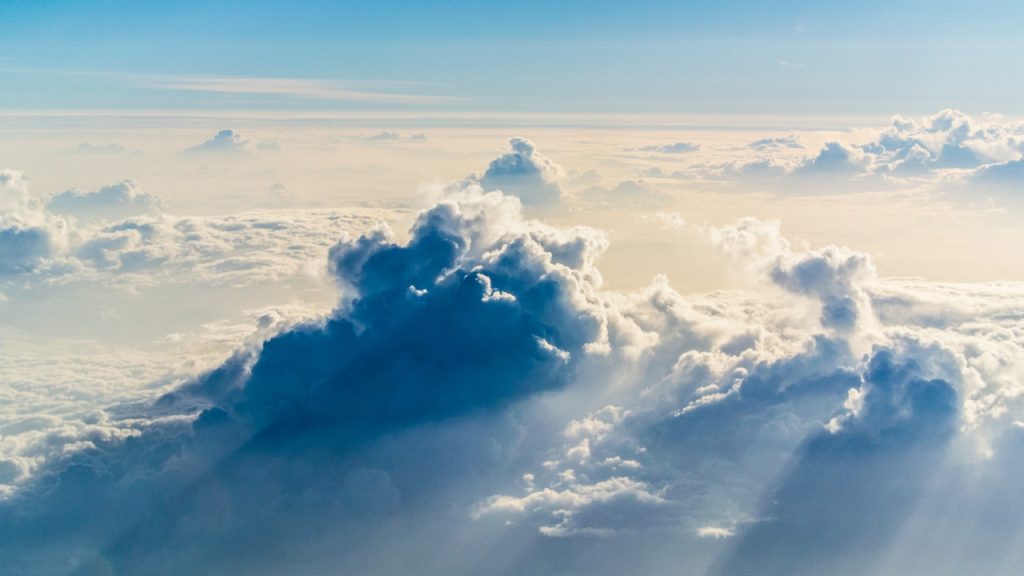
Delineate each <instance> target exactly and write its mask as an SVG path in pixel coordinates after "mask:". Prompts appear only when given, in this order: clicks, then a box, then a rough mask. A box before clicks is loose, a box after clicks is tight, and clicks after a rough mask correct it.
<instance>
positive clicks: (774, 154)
mask: <svg viewBox="0 0 1024 576" xmlns="http://www.w3.org/2000/svg"><path fill="white" fill-rule="evenodd" d="M859 132H860V135H858V134H857V133H856V131H855V133H854V134H853V135H852V136H848V138H849V139H850V142H839V141H829V142H827V143H826V144H825V145H824V146H823V147H821V148H820V149H819V150H818V151H817V152H816V153H815V154H814V155H812V156H807V157H804V158H803V159H801V160H798V161H794V160H793V158H792V154H791V152H793V151H795V150H800V149H802V146H801V145H800V143H799V141H798V140H797V138H796V137H795V136H794V135H789V136H778V137H767V138H762V139H759V140H756V141H754V142H752V143H750V144H749V145H748V148H749V149H750V150H753V151H755V152H757V153H758V157H756V158H738V159H734V160H731V161H729V162H726V163H721V164H718V165H714V166H709V167H708V168H707V172H708V173H709V175H710V176H725V177H727V178H731V179H743V180H745V181H748V182H749V181H754V182H757V183H758V184H764V183H766V182H767V183H768V184H771V185H779V184H783V183H784V179H785V178H786V177H788V176H796V177H802V178H811V177H813V178H815V179H819V180H821V179H824V180H827V181H829V182H830V183H833V184H846V183H849V182H850V181H851V180H856V181H857V182H859V183H862V184H863V183H864V182H865V181H868V180H869V179H873V180H871V181H872V182H874V183H875V184H877V185H884V186H886V187H889V188H891V187H895V186H900V185H901V184H905V183H912V182H928V183H943V182H946V181H950V182H957V181H962V180H966V181H967V182H968V183H969V184H983V183H984V184H994V183H998V182H1007V181H1009V182H1015V181H1016V179H1015V175H1016V172H1015V163H1016V162H1017V161H1018V160H1020V158H1021V156H1022V154H1024V124H1021V123H1018V122H1009V121H1005V120H1002V119H1001V118H995V117H982V118H977V117H971V116H969V115H967V114H964V113H963V112H960V111H958V110H951V109H947V110H943V111H940V112H938V113H936V114H933V115H931V116H924V117H921V118H905V117H902V116H894V117H893V118H892V121H891V123H890V125H889V126H888V127H885V128H881V129H878V130H877V131H874V132H873V133H871V132H868V131H859ZM865 132H867V137H866V138H864V137H863V134H864V133H865Z"/></svg>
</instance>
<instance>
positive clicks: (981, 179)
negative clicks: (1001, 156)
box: [971, 159, 1024, 186]
mask: <svg viewBox="0 0 1024 576" xmlns="http://www.w3.org/2000/svg"><path fill="white" fill-rule="evenodd" d="M971 181H972V182H976V183H980V184H996V185H1010V186H1019V185H1020V184H1022V183H1024V159H1022V160H1011V161H1009V162H1001V163H998V164H987V165H985V166H982V167H981V168H979V169H978V171H977V172H975V173H974V175H973V176H972V178H971Z"/></svg>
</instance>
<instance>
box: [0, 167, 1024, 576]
mask: <svg viewBox="0 0 1024 576" xmlns="http://www.w3.org/2000/svg"><path fill="white" fill-rule="evenodd" d="M514 149H515V148H514ZM528 152H529V153H528V154H526V153H524V152H522V151H520V152H513V153H510V154H509V155H514V154H517V153H518V154H520V155H521V156H527V157H528V158H523V157H520V158H519V159H515V158H513V159H509V160H507V162H504V163H502V162H499V161H496V162H498V163H499V166H500V167H503V168H509V167H511V168H509V169H510V170H511V173H512V174H521V173H522V172H523V171H522V170H521V169H519V168H521V167H520V166H519V164H518V163H520V162H526V161H527V160H529V162H530V163H531V165H532V164H537V163H540V164H543V162H541V161H539V160H538V158H537V154H536V152H535V151H534V150H533V149H532V147H530V148H529V149H528ZM503 158H505V157H503ZM499 160H502V159H499ZM517 167H519V168H517ZM539 171H541V169H540V168H536V167H535V170H534V171H529V170H527V171H526V173H527V174H534V175H536V174H537V173H538V172H539ZM498 172H499V173H500V172H501V170H498ZM19 186H21V184H19ZM15 189H16V191H17V194H13V195H11V196H10V198H14V200H13V201H10V205H12V206H15V207H16V208H17V210H19V211H21V212H31V210H27V209H26V206H29V205H30V204H31V201H30V197H28V196H27V190H25V189H24V187H23V186H21V187H15V188H14V189H12V190H15ZM5 198H7V199H8V200H9V198H8V197H7V196H5ZM32 210H36V211H37V212H38V206H36V208H32ZM11 211H13V210H11ZM37 216H38V214H37ZM339 217H340V216H339V215H337V214H335V215H334V216H333V218H335V219H337V218H339ZM677 220H680V221H681V218H677ZM285 222H290V223H291V224H290V225H288V226H291V227H295V228H298V229H299V231H296V230H293V229H292V228H290V227H288V226H286V224H285ZM316 222H319V221H316ZM359 222H360V224H361V225H362V228H361V229H360V230H359V231H358V233H353V234H351V235H344V236H343V237H342V239H341V240H340V241H337V242H335V241H334V240H333V239H332V240H330V242H331V243H333V246H332V247H331V248H330V250H329V252H328V262H327V268H328V270H329V271H330V274H331V275H332V277H333V278H334V279H335V281H336V282H337V283H338V286H339V288H340V290H341V297H340V300H339V302H338V304H337V306H336V308H335V309H334V310H332V311H330V312H329V313H325V314H323V315H320V316H318V317H316V318H314V319H306V320H302V321H298V320H285V319H281V318H279V317H275V318H271V319H269V320H266V321H265V320H263V319H261V320H260V322H259V324H258V326H257V327H256V334H254V335H253V336H252V337H250V338H248V339H246V340H244V341H243V342H242V343H241V344H240V345H239V346H238V347H237V348H236V350H235V351H234V352H233V353H232V354H231V356H230V357H229V358H227V359H226V360H224V361H223V362H221V363H219V365H218V366H217V367H216V368H215V369H213V370H211V371H209V372H206V373H205V374H203V375H201V376H199V377H196V378H192V379H189V380H188V381H187V382H184V383H181V384H180V385H168V386H163V387H160V388H159V390H160V392H162V394H161V395H160V396H159V397H158V398H154V397H152V396H150V397H149V398H146V397H145V396H144V395H142V394H139V395H137V396H133V397H131V398H126V399H125V400H124V401H123V402H121V403H118V404H115V405H113V406H109V405H108V407H106V408H97V409H95V410H94V411H93V412H92V413H91V414H90V415H87V416H82V417H79V418H77V419H76V420H75V421H74V423H73V424H74V425H71V423H65V422H61V421H55V420H54V419H53V417H52V415H51V416H50V417H49V418H47V414H45V413H43V414H40V413H39V412H45V410H44V409H43V408H39V409H38V412H34V413H33V414H31V415H29V414H21V415H19V417H18V421H17V422H7V421H4V422H3V423H0V426H3V428H2V429H0V431H2V434H3V436H0V484H2V485H3V486H4V487H5V489H4V492H3V493H4V494H6V498H4V499H3V500H2V502H0V557H2V558H3V559H4V565H5V569H7V570H8V572H10V573H12V574H14V575H16V576H17V575H20V574H38V573H54V574H63V573H75V572H76V571H77V572H78V573H103V572H104V571H106V572H108V573H109V572H118V573H126V574H180V573H182V572H187V573H189V574H198V575H204V574H219V573H224V572H225V571H232V570H235V571H237V570H241V571H247V572H254V573H276V572H286V571H289V570H294V569H295V566H302V568H303V570H305V571H308V572H309V573H312V574H320V573H324V574H327V573H372V572H373V571H374V570H381V569H384V570H386V571H394V572H403V573H408V572H410V571H415V572H416V573H421V574H476V573H498V574H509V575H511V574H522V573H557V572H559V571H565V570H566V569H567V567H571V569H570V571H581V572H586V573H588V574H590V573H592V574H599V575H600V574H620V573H625V572H629V571H630V570H632V571H633V572H634V573H645V574H669V573H671V574H676V573H680V572H682V573H692V574H699V573H705V572H708V571H710V573H712V574H715V573H723V574H724V573H729V574H735V573H747V572H749V571H751V570H752V568H751V566H752V562H754V561H755V560H756V559H757V558H763V559H764V561H765V563H764V565H763V566H768V567H769V568H771V569H774V571H776V572H778V573H792V574H800V573H812V572H811V571H812V570H816V569H819V568H820V567H821V566H822V563H823V562H824V561H825V560H826V559H835V560H836V563H835V569H836V570H837V573H839V574H845V573H851V574H852V573H863V568H864V567H865V566H866V567H869V568H870V569H871V570H874V571H876V572H880V573H881V572H885V570H884V566H883V563H884V562H885V561H886V559H887V558H889V557H890V556H891V552H892V548H891V547H890V544H892V543H894V542H900V543H905V544H907V548H906V549H907V550H920V549H921V547H929V546H937V547H940V548H941V547H943V546H947V545H948V533H945V532H936V531H933V530H932V529H931V527H932V526H935V525H937V524H936V522H935V521H936V520H937V519H939V518H941V516H940V515H939V512H938V511H939V510H941V509H942V507H943V506H947V507H949V506H952V509H953V510H955V511H956V515H955V518H954V519H955V521H956V524H958V525H969V526H971V527H972V529H976V530H978V531H979V532H980V533H981V535H980V536H978V538H980V539H983V540H985V541H987V542H990V543H991V545H992V546H993V548H991V549H986V552H985V553H984V554H978V553H974V554H966V555H959V556H953V557H951V558H950V559H949V560H948V561H947V565H945V566H941V567H940V568H942V569H943V570H945V571H946V574H950V575H951V574H955V573H957V569H958V568H959V569H961V570H960V573H963V571H964V570H963V568H964V567H968V568H970V567H972V566H979V565H985V564H984V563H985V562H986V561H987V560H985V559H984V558H982V556H984V557H985V558H988V557H990V556H992V555H994V554H990V553H989V552H990V550H994V551H995V552H996V553H998V552H1002V551H1004V550H1009V551H1011V553H1012V551H1013V550H1015V548H1014V547H1013V544H1014V541H1013V539H1012V538H1009V537H1006V536H1001V535H1000V534H999V528H997V526H998V527H1001V528H1005V527H1006V526H1010V527H1011V528H1012V527H1013V524H1012V523H1011V522H1010V521H1009V520H1006V519H1004V520H1003V521H1002V522H1003V523H1002V524H996V523H993V522H991V521H993V520H994V519H995V518H996V516H995V513H994V512H993V510H994V507H993V506H986V505H984V503H985V502H988V500H986V499H985V497H986V495H987V494H995V495H998V496H999V505H1000V506H1009V508H1008V509H1009V510H1011V511H1012V512H1016V511H1017V510H1019V509H1020V505H1019V504H1016V505H1015V506H1016V507H1013V506H1014V505H1013V502H1014V501H1015V500H1014V498H1015V494H1019V490H1016V489H1018V488H1019V483H1015V482H1016V480H1014V479H1015V478H1019V474H1018V475H1015V474H1014V472H1016V471H1018V469H1019V464H1018V462H1019V454H1020V449H1021V447H1022V446H1024V442H1018V441H1017V436H1015V434H1019V430H1020V428H1019V426H1018V425H1017V424H1016V422H1018V421H1019V420H1020V418H1019V417H1018V416H1019V414H1020V412H1021V409H1022V408H1024V387H1022V386H1021V384H1020V378H1019V374H1020V370H1021V369H1022V360H1021V359H1022V358H1024V334H1021V332H1020V330H1019V326H1018V324H1019V321H1020V318H1022V317H1024V296H1022V294H1024V292H1022V289H1021V288H1020V287H1019V286H1011V285H989V286H967V285H940V284H934V283H926V282H923V281H908V280H891V279H890V280H887V279H884V278H879V277H878V274H877V273H876V272H875V269H874V266H873V265H872V263H871V260H870V258H869V257H868V256H867V255H865V254H862V253H859V252H856V251H853V250H849V249H846V248H842V247H835V246H826V247H822V248H813V249H812V248H807V247H803V246H801V245H799V244H796V243H793V242H790V241H789V240H788V239H786V238H784V237H783V236H782V235H781V234H780V231H779V224H778V223H773V222H764V221H760V220H755V219H746V220H741V221H739V222H736V223H734V224H731V225H728V226H722V227H715V228H712V227H702V228H698V229H697V230H696V231H697V232H699V233H700V234H702V235H703V236H704V237H705V238H707V240H708V241H709V249H711V248H714V249H716V250H717V251H718V252H719V253H721V255H722V257H723V258H731V259H732V262H733V263H734V265H735V267H736V268H738V269H741V270H743V271H745V272H747V273H748V275H749V276H750V280H749V281H750V286H749V287H748V289H746V290H742V291H732V292H718V293H713V294H705V295H686V296H684V295H682V294H680V293H679V292H678V291H676V290H675V289H673V287H672V286H671V285H670V284H669V282H668V281H667V280H666V279H665V278H664V277H659V278H656V279H655V280H654V281H653V282H652V283H651V284H650V285H649V286H647V287H644V288H641V289H638V290H633V291H626V292H622V291H614V290H609V289H606V288H605V287H604V286H603V284H602V281H601V274H600V271H599V269H598V263H599V258H600V256H601V254H602V252H603V251H604V250H605V249H606V248H607V247H608V240H607V238H606V237H605V236H604V235H603V234H601V233H600V232H597V231H594V230H591V229H587V228H582V227H576V228H556V227H552V226H548V225H546V224H543V223H540V222H537V221H532V220H528V219H526V218H524V216H523V214H522V206H521V202H520V201H519V200H518V199H517V198H515V197H513V196H507V195H503V194H500V193H497V192H486V191H484V190H483V189H482V188H480V187H478V186H475V185H474V184H472V183H463V185H462V186H458V187H453V189H450V190H448V191H447V193H446V195H445V196H444V197H443V198H442V199H441V200H440V201H439V202H438V203H437V204H436V205H434V206H432V207H431V208H429V209H427V210H424V211H423V212H422V213H420V214H419V215H418V216H417V218H416V220H415V222H414V223H413V225H412V226H411V228H410V230H409V233H408V234H407V235H404V236H401V238H404V239H403V240H399V239H398V238H399V236H398V235H396V234H394V233H393V232H391V230H390V229H389V228H388V227H386V226H378V227H371V226H370V225H369V222H366V221H363V220H360V221H359ZM677 225H678V226H683V227H686V226H687V225H686V224H685V222H683V223H682V224H677ZM285 229H287V230H288V231H289V232H288V233H287V234H285V233H282V230H285ZM90 230H97V232H96V233H95V234H94V235H91V236H89V238H91V239H92V240H95V243H93V244H88V249H86V244H83V245H81V247H79V248H75V247H72V248H71V249H70V250H71V252H72V253H77V254H78V256H76V257H77V258H80V259H81V261H83V262H89V263H90V267H91V268H93V269H106V268H105V267H110V268H112V269H117V270H122V271H127V272H128V273H131V271H132V270H139V269H142V267H140V266H139V262H145V263H149V264H147V265H148V266H151V267H153V268H159V269H164V268H168V267H170V268H174V267H175V266H182V269H183V270H185V271H187V272H188V274H184V275H185V276H193V275H197V276H203V275H204V274H207V273H208V274H211V275H212V276H213V277H217V276H216V274H218V272H217V271H215V270H210V269H209V268H208V267H207V266H205V265H204V262H210V263H216V266H215V267H216V268H218V269H219V268H222V267H223V268H226V269H230V270H235V271H237V269H236V265H238V267H240V268H245V266H244V265H242V264H244V263H238V262H235V261H234V260H232V258H233V257H232V256H230V255H231V254H235V253H236V250H237V247H238V246H239V245H244V246H248V247H249V249H250V250H251V252H252V254H248V256H251V257H253V258H258V257H261V256H264V255H265V254H263V253H264V252H268V251H270V250H271V249H277V250H281V251H282V254H283V253H285V252H287V251H288V249H293V248H294V246H295V245H296V244H298V243H299V241H298V240H295V238H303V240H302V242H307V243H308V244H315V245H317V246H323V245H322V244H319V243H321V242H324V241H325V240H324V239H325V238H328V237H332V236H334V235H337V234H338V233H339V232H340V231H339V230H338V229H337V228H332V227H330V226H326V225H324V226H321V225H320V224H317V223H315V222H314V221H306V220H303V219H299V218H286V216H284V215H276V216H275V215H268V214H264V215H262V216H260V217H257V216H255V215H248V216H245V217H242V216H236V217H227V218H217V219H212V218H211V219H196V218H191V219H189V218H173V217H169V216H167V215H163V216H160V217H139V218H131V219H128V220H125V221H122V222H118V223H111V224H108V225H104V226H98V227H94V228H90ZM306 234H308V238H307V237H306ZM281 236H283V238H282V237H281ZM76 246H77V245H76ZM173 247H177V248H173ZM268 247H270V248H268ZM273 247H277V248H273ZM172 248H173V249H172ZM165 249H166V250H167V251H166V252H164V250H165ZM140 252H141V253H142V254H141V255H139V256H137V257H135V256H133V255H134V254H137V253H140ZM316 253H317V252H316V250H314V249H313V248H309V252H308V254H307V256H309V255H312V256H315V255H316ZM211 255H213V256H211ZM271 255H272V256H273V254H271ZM272 260H276V257H275V258H272ZM155 262H161V263H160V264H154V263H155ZM175 263H176V264H175ZM256 269H257V270H260V273H265V270H266V269H263V268H260V267H258V266H257V267H256ZM193 270H195V271H198V272H199V273H197V274H192V271H193ZM233 273H234V272H232V274H233ZM5 341H6V340H5ZM2 368H3V366H2V364H0V369H2ZM2 377H3V373H2V372H0V379H2ZM41 377H42V376H41ZM102 380H103V379H102V378H97V381H102ZM29 388H30V387H29ZM164 392H165V393H164ZM40 402H41V401H40ZM5 405H7V404H6V403H5ZM12 405H13V404H12ZM36 406H44V404H42V403H40V404H37V405H36ZM2 414H3V412H2V410H0V415H2ZM28 433H31V434H32V436H31V439H30V438H29V437H27V436H25V434H28ZM977 446H983V447H984V449H985V454H986V456H984V457H981V456H978V454H979V451H978V450H976V447H977ZM1015 466H1016V468H1015ZM964 470H971V473H970V474H968V475H973V474H974V473H975V472H977V473H978V474H979V475H980V476H979V477H982V478H984V481H981V482H979V483H978V484H977V486H979V488H977V489H974V488H967V487H963V486H961V487H959V488H958V487H956V486H955V484H963V485H967V484H969V483H966V482H954V481H953V480H949V481H948V483H947V482H946V481H945V480H943V479H944V478H947V477H951V478H954V479H956V480H957V481H959V480H962V479H963V478H964V477H965V476H964V474H965V473H964V472H963V471H964ZM936 483H937V484H936ZM947 484H948V485H947ZM972 486H973V485H972ZM1017 500H1019V499H1017ZM996 507H999V506H996ZM917 514H924V515H923V516H916V515H917ZM982 520H984V521H985V522H981V521H982ZM915 526H924V527H925V528H923V529H922V528H914V527H915ZM990 527H991V528H990ZM909 529H914V530H916V531H914V532H907V530H909ZM901 538H910V540H900V539H901ZM254 550H258V551H259V553H257V554H254V552H253V551H254ZM481 550H485V551H488V553H487V554H480V553H479V551H481ZM794 550H799V551H800V553H799V554H794V553H793V551H794ZM1010 558H1011V559H1012V558H1013V557H1012V556H1011V557H1010ZM854 560H856V564H855V563H854ZM989 565H991V564H989ZM758 566H761V567H763V566H762V565H758ZM382 567H384V568H382ZM830 567H831V566H830ZM1014 567H1015V566H1014ZM758 569H760V568H758ZM940 573H941V572H940ZM984 573H996V574H998V572H991V571H989V572H984ZM1004 573H1006V572H1005V571H1004ZM1006 574H1008V573H1006Z"/></svg>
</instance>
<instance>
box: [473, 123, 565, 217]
mask: <svg viewBox="0 0 1024 576" xmlns="http://www.w3.org/2000/svg"><path fill="white" fill-rule="evenodd" d="M508 142H509V146H511V148H512V151H511V152H508V153H506V154H503V155H501V156H499V157H498V158H496V159H494V160H493V161H491V164H490V166H488V167H487V171H486V172H484V174H483V176H482V177H480V185H481V186H482V187H483V188H484V190H501V191H502V192H506V193H509V194H512V195H514V196H516V197H518V198H519V199H520V200H521V201H522V202H523V203H524V204H526V205H528V206H529V205H545V204H554V203H557V202H558V201H559V200H560V199H561V196H562V190H561V187H560V186H559V185H558V179H559V177H560V176H561V173H562V170H561V168H560V167H559V166H558V165H557V164H555V163H554V162H552V161H551V160H550V159H549V158H548V157H547V156H544V155H543V154H541V153H540V152H538V151H537V147H536V146H535V145H534V144H533V142H531V141H529V140H527V139H525V138H511V139H510V140H509V141H508Z"/></svg>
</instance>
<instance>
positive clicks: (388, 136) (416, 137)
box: [366, 130, 427, 142]
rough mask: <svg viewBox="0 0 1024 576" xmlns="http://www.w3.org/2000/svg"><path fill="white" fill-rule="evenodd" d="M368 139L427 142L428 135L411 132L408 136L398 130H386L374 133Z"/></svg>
mask: <svg viewBox="0 0 1024 576" xmlns="http://www.w3.org/2000/svg"><path fill="white" fill-rule="evenodd" d="M366 139H367V140H368V141H370V142H400V141H405V142H426V141H427V135H426V134H422V133H416V134H410V135H408V136H403V135H402V134H400V133H398V132H391V131H387V130H385V131H384V132H378V133H376V134H373V135H372V136H368V137H367V138H366Z"/></svg>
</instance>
